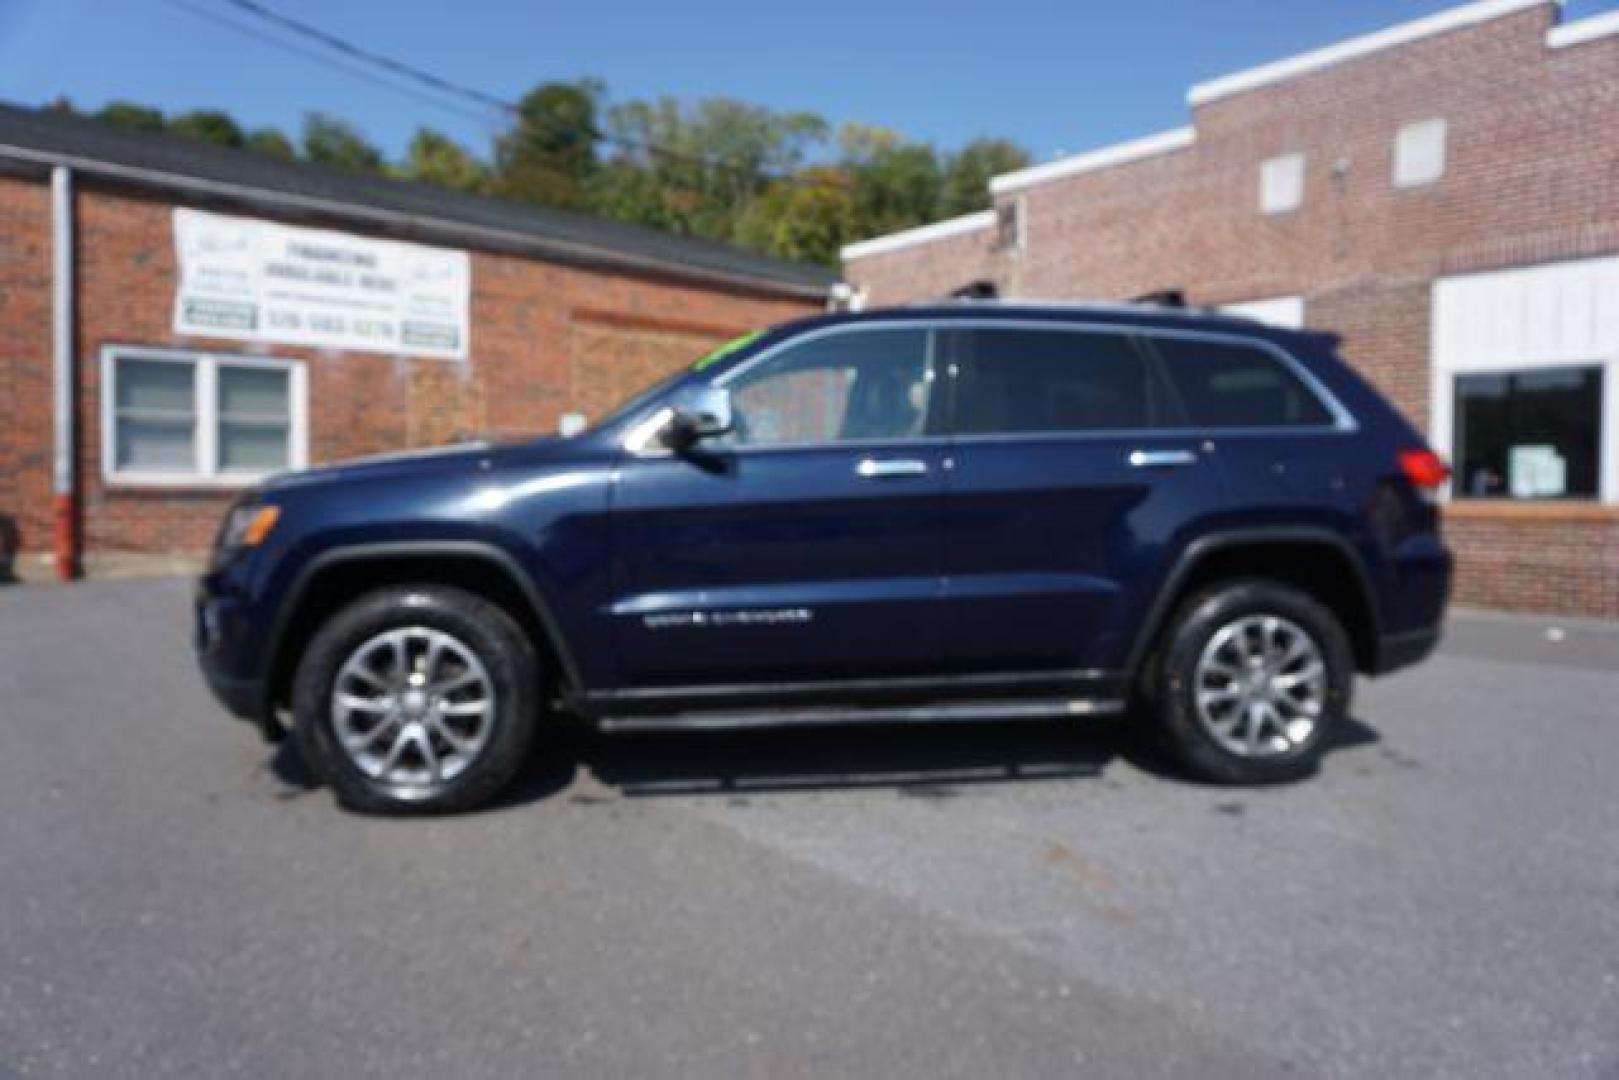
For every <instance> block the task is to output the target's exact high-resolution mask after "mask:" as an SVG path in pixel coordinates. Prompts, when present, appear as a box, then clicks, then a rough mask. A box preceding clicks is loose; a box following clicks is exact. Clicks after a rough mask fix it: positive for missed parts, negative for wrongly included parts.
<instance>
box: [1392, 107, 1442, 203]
mask: <svg viewBox="0 0 1619 1080" xmlns="http://www.w3.org/2000/svg"><path fill="white" fill-rule="evenodd" d="M1446 131H1447V125H1446V123H1445V121H1443V120H1418V121H1417V122H1416V123H1414V124H1407V125H1405V126H1404V127H1402V128H1401V129H1400V130H1399V132H1398V134H1396V135H1395V136H1394V186H1395V187H1400V188H1410V187H1423V186H1425V185H1427V184H1434V183H1438V182H1439V179H1440V177H1442V176H1444V175H1445V136H1446Z"/></svg>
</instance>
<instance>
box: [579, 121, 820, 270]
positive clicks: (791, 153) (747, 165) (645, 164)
mask: <svg viewBox="0 0 1619 1080" xmlns="http://www.w3.org/2000/svg"><path fill="white" fill-rule="evenodd" d="M608 130H609V132H610V134H611V135H612V136H613V140H614V145H615V151H614V157H613V159H612V160H611V162H610V165H609V168H608V169H607V170H606V175H605V176H604V177H603V183H602V184H601V185H600V188H599V190H598V198H597V200H596V202H595V205H596V206H597V208H598V209H599V210H600V211H601V212H604V213H608V214H611V215H613V216H615V217H622V218H624V219H626V220H630V221H637V222H641V223H643V224H648V225H656V226H658V227H661V228H666V229H671V230H673V231H676V232H681V233H687V234H691V235H694V236H703V237H708V238H711V239H715V240H739V239H740V238H741V231H742V229H743V222H744V221H749V219H750V218H751V219H752V220H751V221H749V224H748V226H747V232H748V235H749V236H750V237H753V238H754V239H755V240H756V239H757V237H759V236H760V235H762V234H761V232H760V228H761V226H760V224H759V220H758V215H759V213H761V212H762V211H757V210H755V209H754V208H753V204H754V203H755V202H756V201H757V200H759V199H761V198H763V197H764V196H765V194H766V192H767V191H768V190H769V189H770V187H771V184H772V183H773V181H774V180H776V179H779V178H780V177H781V176H783V175H786V174H788V173H790V172H792V171H793V170H795V169H797V168H798V167H799V166H800V165H801V164H802V163H803V162H804V161H805V160H806V159H807V158H808V156H809V155H810V154H811V153H813V152H814V151H815V150H816V149H817V148H818V147H819V146H820V144H821V143H822V142H824V140H825V138H826V135H827V131H828V128H827V124H826V121H824V120H822V119H821V118H820V117H818V116H815V115H814V114H811V113H778V112H775V111H773V110H770V109H766V108H762V107H760V106H756V105H749V104H747V103H745V102H740V101H733V100H731V99H728V98H709V99H706V100H703V101H699V102H698V103H696V105H694V106H690V107H687V106H683V105H682V104H681V103H680V102H678V101H676V100H674V99H672V98H660V99H658V100H657V101H631V102H627V103H625V104H623V105H620V106H617V107H616V108H614V109H613V110H612V111H611V112H610V113H609V116H608ZM777 204H782V205H784V203H782V202H781V199H780V198H779V197H776V198H773V199H772V200H771V205H777Z"/></svg>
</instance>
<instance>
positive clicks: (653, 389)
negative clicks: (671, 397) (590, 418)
mask: <svg viewBox="0 0 1619 1080" xmlns="http://www.w3.org/2000/svg"><path fill="white" fill-rule="evenodd" d="M764 335H765V331H763V330H750V331H749V332H748V333H746V334H742V335H740V336H738V337H734V338H732V339H731V340H730V341H727V342H725V343H724V344H723V345H719V346H716V347H715V348H713V349H710V350H709V351H708V352H706V353H704V354H703V355H702V356H700V357H698V358H697V359H696V360H695V361H694V362H693V363H692V365H691V366H690V367H684V368H677V369H675V371H674V372H673V373H671V374H669V375H665V376H663V377H662V378H660V379H658V380H657V381H656V382H654V383H653V384H652V385H651V386H648V387H647V388H646V389H644V390H641V391H640V392H639V393H635V394H632V395H630V397H629V398H628V399H626V400H625V401H624V402H622V403H621V404H619V405H618V407H617V408H615V409H613V410H612V411H611V412H609V413H608V414H607V415H606V416H604V417H602V418H601V419H600V420H598V421H596V423H594V424H592V425H591V426H590V429H591V430H592V431H594V430H598V429H600V428H604V427H607V426H608V425H609V424H613V423H616V422H617V421H618V420H620V419H622V418H623V417H625V416H628V415H630V414H631V413H634V412H638V411H640V409H641V408H642V406H644V405H645V404H646V403H647V402H649V401H651V400H653V399H654V398H656V397H658V396H659V395H660V394H662V393H663V392H664V391H665V390H667V389H669V388H670V387H671V386H674V385H675V384H676V383H678V382H680V381H681V380H682V379H684V378H686V377H687V376H688V375H692V374H694V373H696V372H699V371H705V370H707V369H708V368H710V367H713V366H714V365H715V364H717V363H719V362H720V361H721V360H724V359H725V358H726V357H727V356H730V355H731V354H732V353H735V352H737V351H739V350H741V349H745V348H747V347H748V346H749V345H752V344H753V343H754V342H755V341H758V340H759V339H760V338H761V337H763V336H764Z"/></svg>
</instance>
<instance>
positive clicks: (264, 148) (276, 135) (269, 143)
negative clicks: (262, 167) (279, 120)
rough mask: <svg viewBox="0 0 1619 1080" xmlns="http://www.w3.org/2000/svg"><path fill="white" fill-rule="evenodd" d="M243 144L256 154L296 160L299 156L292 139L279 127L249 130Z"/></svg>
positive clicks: (283, 159) (284, 159)
mask: <svg viewBox="0 0 1619 1080" xmlns="http://www.w3.org/2000/svg"><path fill="white" fill-rule="evenodd" d="M242 145H243V146H245V147H246V148H247V149H249V150H251V151H253V152H254V153H255V154H263V155H264V156H265V157H273V158H279V159H281V160H282V161H296V160H297V158H298V151H297V149H296V148H295V147H294V146H293V145H292V140H291V139H289V138H287V136H286V135H285V134H284V133H283V132H282V131H281V130H280V129H279V128H273V127H261V128H255V129H254V130H252V131H250V132H248V135H247V138H246V139H245V140H244V141H243V143H242Z"/></svg>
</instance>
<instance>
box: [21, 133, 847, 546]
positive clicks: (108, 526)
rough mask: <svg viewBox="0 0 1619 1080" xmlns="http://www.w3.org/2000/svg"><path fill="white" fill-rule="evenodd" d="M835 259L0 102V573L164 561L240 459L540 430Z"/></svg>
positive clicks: (223, 494)
mask: <svg viewBox="0 0 1619 1080" xmlns="http://www.w3.org/2000/svg"><path fill="white" fill-rule="evenodd" d="M834 281H835V275H833V274H832V273H830V272H828V271H825V270H822V269H820V268H815V267H806V266H800V265H793V264H788V263H783V262H780V261H778V260H774V259H769V258H765V257H762V256H757V255H753V254H749V253H747V252H743V251H739V250H736V249H733V248H729V247H725V246H722V245H717V244H710V243H706V242H702V241H697V240H690V239H684V238H679V237H673V236H669V235H666V234H662V233H658V232H653V231H650V230H645V229H639V228H634V227H631V226H626V225H621V224H616V223H613V222H608V221H602V220H598V219H593V218H586V217H581V216H576V215H569V214H563V213H557V212H553V211H548V210H544V209H541V208H535V207H525V206H519V205H515V204H512V203H505V202H497V201H493V200H489V199H481V198H476V197H472V196H465V195H458V194H455V193H451V192H447V191H443V190H439V189H434V188H426V187H421V186H417V185H411V184H403V183H397V182H394V181H390V180H383V179H377V178H371V177H361V176H355V175H350V174H345V173H338V172H333V171H331V170H326V169H320V168H315V167H311V166H306V165H298V164H290V163H284V162H279V161H275V160H271V159H268V158H263V157H258V156H255V155H251V154H248V153H244V152H239V151H233V150H227V149H222V148H218V147H212V146H207V145H202V144H198V143H193V142H189V141H185V140H180V139H176V138H172V137H153V136H143V135H133V134H128V133H124V132H120V131H116V130H112V129H109V128H106V127H103V126H101V125H98V124H94V123H91V122H88V121H82V120H76V119H72V118H68V117H61V116H54V115H45V114H40V113H36V112H32V111H27V110H22V109H15V108H8V107H3V106H0V572H4V571H6V570H8V569H11V567H8V566H7V564H8V563H11V564H14V570H15V572H17V573H19V574H21V575H23V576H38V575H45V574H49V573H51V572H52V568H53V567H54V566H58V565H60V566H62V567H68V566H69V565H70V564H73V563H75V562H81V561H82V565H83V566H84V567H85V568H86V569H87V570H88V571H89V572H91V573H95V572H98V571H101V570H108V571H111V570H123V569H131V568H133V569H139V568H143V567H146V568H155V567H159V566H173V565H177V564H183V563H187V562H190V561H192V560H193V558H194V557H195V556H196V555H197V554H198V553H200V552H202V551H204V550H205V549H206V548H207V546H208V544H209V542H210V541H211V539H212V533H213V530H214V529H215V528H216V527H217V525H218V522H219V519H220V516H221V513H222V512H223V509H224V507H225V506H226V504H227V503H228V502H229V500H230V499H231V498H232V497H233V492H234V491H236V490H239V489H240V488H242V487H243V486H245V485H247V484H249V483H251V482H252V480H253V479H254V478H255V477H256V476H260V475H263V474H264V473H266V472H269V471H274V470H276V469H281V468H286V467H289V466H292V467H296V466H300V465H304V464H309V463H318V462H321V461H326V460H331V459H335V458H342V457H350V456H354V455H358V454H365V453H372V452H378V451H388V450H398V449H404V448H409V447H418V446H428V445H434V444H439V443H444V442H448V441H452V440H454V439H456V438H458V437H466V436H494V437H522V436H532V435H537V434H541V433H546V432H554V431H555V430H556V429H557V426H558V422H559V419H560V418H562V417H563V416H564V415H565V414H567V413H573V412H580V413H584V414H586V415H588V416H597V415H600V414H601V413H602V412H603V411H604V410H605V409H606V408H607V407H608V406H609V405H610V404H612V403H613V402H615V401H616V400H618V399H619V398H621V397H623V396H625V395H627V394H628V393H629V392H630V391H633V390H635V389H638V388H639V387H640V386H641V385H643V384H645V383H647V382H649V381H650V380H651V379H652V378H653V377H654V376H656V375H658V374H660V373H662V372H665V371H668V370H671V369H672V368H674V367H676V366H678V365H682V364H686V363H690V362H691V361H692V360H693V359H695V358H696V357H698V356H700V355H701V354H702V353H704V352H706V351H707V350H708V349H710V348H712V347H713V346H714V345H716V344H718V343H720V342H722V341H724V340H727V339H729V338H731V337H734V336H736V335H737V334H740V333H742V332H744V331H747V330H750V329H754V328H757V327H761V326H765V325H768V324H771V323H774V322H779V321H781V320H783V319H786V318H791V317H794V316H797V315H801V314H805V313H807V312H811V311H814V310H818V309H822V308H824V307H825V306H826V304H827V300H828V297H829V295H830V292H831V287H832V285H833V284H834ZM53 404H54V405H55V406H56V408H54V409H53ZM58 417H60V418H62V420H61V422H58V421H57V418H58Z"/></svg>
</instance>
